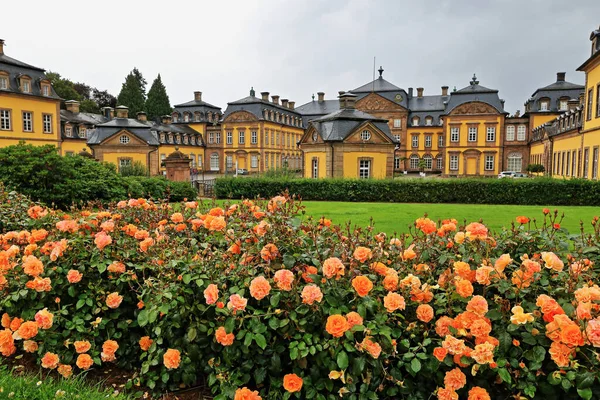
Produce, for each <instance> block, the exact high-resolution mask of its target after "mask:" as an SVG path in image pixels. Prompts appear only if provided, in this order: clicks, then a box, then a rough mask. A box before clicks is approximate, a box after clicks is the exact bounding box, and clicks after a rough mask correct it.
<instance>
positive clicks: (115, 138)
mask: <svg viewBox="0 0 600 400" xmlns="http://www.w3.org/2000/svg"><path fill="white" fill-rule="evenodd" d="M121 136H127V137H128V138H129V143H121ZM100 144H101V145H106V146H123V147H125V146H148V143H146V142H145V141H143V140H141V139H140V138H139V137H137V136H136V135H135V134H134V133H132V132H130V131H128V130H127V129H121V130H120V131H118V132H116V133H115V134H113V135H111V136H109V137H107V138H106V139H104V140H103V141H102V143H100Z"/></svg>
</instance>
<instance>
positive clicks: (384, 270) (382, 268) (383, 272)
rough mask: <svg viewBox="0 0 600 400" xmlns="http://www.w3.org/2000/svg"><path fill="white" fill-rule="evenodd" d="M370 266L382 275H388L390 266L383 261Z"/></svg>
mask: <svg viewBox="0 0 600 400" xmlns="http://www.w3.org/2000/svg"><path fill="white" fill-rule="evenodd" d="M370 268H371V269H372V270H373V271H375V273H376V274H378V275H381V276H386V275H387V270H388V267H387V266H386V265H385V264H383V263H380V262H374V263H371V265H370Z"/></svg>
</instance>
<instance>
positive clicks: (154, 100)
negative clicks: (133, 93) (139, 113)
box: [146, 74, 171, 119]
mask: <svg viewBox="0 0 600 400" xmlns="http://www.w3.org/2000/svg"><path fill="white" fill-rule="evenodd" d="M146 112H147V113H148V117H149V118H151V119H154V118H156V117H160V116H161V115H166V114H171V103H170V101H169V95H168V94H167V89H166V88H165V85H164V84H163V83H162V79H161V78H160V74H158V76H157V77H156V79H155V80H154V82H152V86H151V87H150V91H149V92H148V99H147V100H146Z"/></svg>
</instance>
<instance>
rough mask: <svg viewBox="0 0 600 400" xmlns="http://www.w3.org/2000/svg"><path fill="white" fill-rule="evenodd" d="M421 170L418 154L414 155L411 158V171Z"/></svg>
mask: <svg viewBox="0 0 600 400" xmlns="http://www.w3.org/2000/svg"><path fill="white" fill-rule="evenodd" d="M417 168H419V156H418V155H416V154H413V155H412V156H410V169H417Z"/></svg>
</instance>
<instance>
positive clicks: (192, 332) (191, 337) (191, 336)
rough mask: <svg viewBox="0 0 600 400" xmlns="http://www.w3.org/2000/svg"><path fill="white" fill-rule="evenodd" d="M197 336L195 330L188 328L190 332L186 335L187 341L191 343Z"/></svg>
mask: <svg viewBox="0 0 600 400" xmlns="http://www.w3.org/2000/svg"><path fill="white" fill-rule="evenodd" d="M197 335H198V332H196V328H190V330H189V331H188V333H187V339H188V341H190V342H193V341H194V339H196V336H197Z"/></svg>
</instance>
